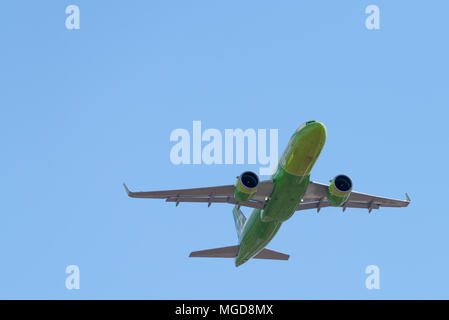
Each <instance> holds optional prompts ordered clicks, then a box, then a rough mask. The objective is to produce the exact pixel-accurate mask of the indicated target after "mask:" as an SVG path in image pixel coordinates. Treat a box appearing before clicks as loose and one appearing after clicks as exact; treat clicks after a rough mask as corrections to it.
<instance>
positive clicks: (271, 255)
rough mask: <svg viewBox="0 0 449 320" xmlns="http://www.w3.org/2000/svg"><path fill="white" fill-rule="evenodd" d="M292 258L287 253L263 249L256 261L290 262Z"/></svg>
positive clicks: (257, 255)
mask: <svg viewBox="0 0 449 320" xmlns="http://www.w3.org/2000/svg"><path fill="white" fill-rule="evenodd" d="M288 258H290V256H289V255H288V254H285V253H280V252H277V251H274V250H270V249H263V250H262V251H260V252H259V253H258V254H256V256H255V257H254V259H271V260H288Z"/></svg>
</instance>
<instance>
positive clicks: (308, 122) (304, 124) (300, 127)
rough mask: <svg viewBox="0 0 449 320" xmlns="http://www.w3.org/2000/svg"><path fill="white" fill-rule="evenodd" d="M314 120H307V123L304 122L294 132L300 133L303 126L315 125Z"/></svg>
mask: <svg viewBox="0 0 449 320" xmlns="http://www.w3.org/2000/svg"><path fill="white" fill-rule="evenodd" d="M315 122H316V121H315V120H309V121H307V122H304V123H303V124H302V125H300V126H299V127H298V129H296V132H298V131H300V130H301V129H303V128H304V127H305V126H308V125H309V124H312V123H315Z"/></svg>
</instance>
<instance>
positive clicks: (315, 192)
mask: <svg viewBox="0 0 449 320" xmlns="http://www.w3.org/2000/svg"><path fill="white" fill-rule="evenodd" d="M328 187H329V186H328V185H326V184H322V183H317V182H310V184H309V187H308V188H307V191H306V194H305V195H304V197H303V200H302V201H301V203H300V204H299V205H298V207H297V208H296V210H307V209H317V210H318V211H320V209H321V208H324V207H329V206H330V204H329V203H328V201H327V189H328ZM405 196H406V200H397V199H390V198H384V197H378V196H373V195H370V194H365V193H360V192H355V191H352V192H351V194H350V195H349V198H348V200H347V201H346V202H345V203H344V204H343V205H342V206H341V207H342V208H343V211H344V210H346V208H365V209H368V211H369V212H371V210H373V209H379V208H380V207H407V206H408V205H409V203H410V198H409V196H408V195H407V194H405Z"/></svg>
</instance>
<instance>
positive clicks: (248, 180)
mask: <svg viewBox="0 0 449 320" xmlns="http://www.w3.org/2000/svg"><path fill="white" fill-rule="evenodd" d="M258 186H259V177H258V176H257V174H255V173H254V172H252V171H245V172H243V173H242V174H241V175H240V176H238V177H237V182H236V183H235V186H234V198H235V199H236V200H237V201H238V202H244V201H247V200H249V199H251V197H252V196H253V195H254V194H255V193H256V192H257V187H258Z"/></svg>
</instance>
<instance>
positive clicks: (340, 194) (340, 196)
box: [327, 174, 352, 207]
mask: <svg viewBox="0 0 449 320" xmlns="http://www.w3.org/2000/svg"><path fill="white" fill-rule="evenodd" d="M351 191H352V181H351V179H350V178H349V177H348V176H345V175H343V174H340V175H338V176H336V177H335V178H334V179H332V180H331V181H330V185H329V188H328V189H327V200H328V201H329V204H330V205H331V206H334V207H339V206H341V205H342V204H343V203H344V202H345V201H346V200H348V198H349V195H350V194H351Z"/></svg>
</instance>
